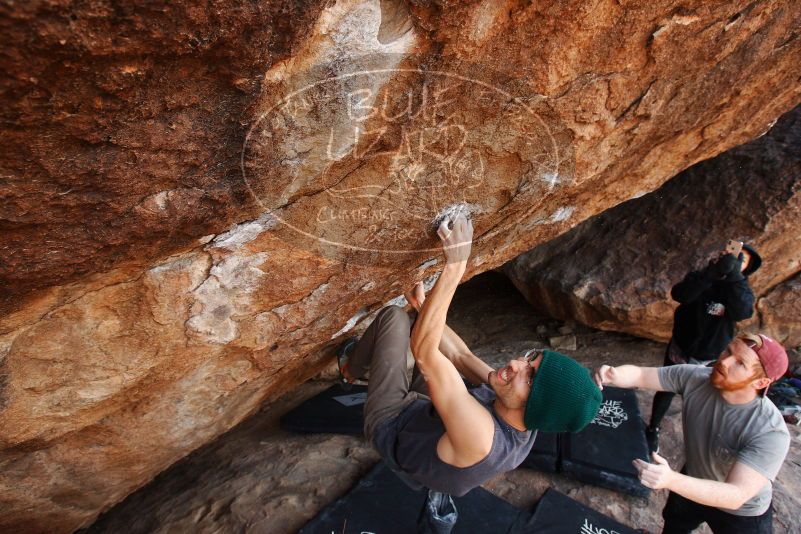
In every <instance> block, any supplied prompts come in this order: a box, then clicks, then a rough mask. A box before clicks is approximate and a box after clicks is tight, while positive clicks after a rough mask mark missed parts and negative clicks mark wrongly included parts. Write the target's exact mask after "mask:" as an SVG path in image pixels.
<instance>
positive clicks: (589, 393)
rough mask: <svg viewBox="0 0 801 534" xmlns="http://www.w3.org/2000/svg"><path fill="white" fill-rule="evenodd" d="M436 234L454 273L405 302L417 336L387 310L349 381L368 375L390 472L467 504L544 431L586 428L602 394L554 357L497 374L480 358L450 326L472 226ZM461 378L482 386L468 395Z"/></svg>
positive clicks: (401, 315) (373, 416)
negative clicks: (410, 363) (413, 312)
mask: <svg viewBox="0 0 801 534" xmlns="http://www.w3.org/2000/svg"><path fill="white" fill-rule="evenodd" d="M438 233H439V235H440V238H441V239H442V242H443V249H444V252H445V258H446V260H447V261H446V265H445V267H444V269H443V271H442V273H441V275H440V277H439V279H438V280H437V283H436V284H435V285H434V287H433V288H432V290H431V292H430V294H429V296H428V298H425V293H424V291H423V287H422V285H420V284H418V285H417V286H416V287H415V289H414V290H413V292H412V293H410V294H408V295H407V300H408V301H409V303H410V304H411V305H412V306H413V307H415V308H416V309H417V310H418V315H417V319H416V321H415V322H414V328H413V329H412V328H411V321H410V318H409V316H408V315H407V313H406V312H405V311H404V310H403V309H402V308H400V307H398V306H389V307H386V308H384V309H383V310H381V311H380V312H379V313H378V315H377V316H376V318H375V319H374V321H373V322H372V323H371V325H370V326H369V327H368V328H367V330H366V331H365V333H364V335H363V336H362V338H361V340H360V341H359V343H358V344H357V345H356V346H355V348H354V350H353V354H352V355H350V356H349V357H348V361H347V365H344V366H343V374H344V375H345V377H346V378H349V379H355V378H363V377H365V376H367V375H368V372H369V379H368V394H367V403H366V405H365V435H366V436H367V438H368V439H369V440H370V442H371V443H372V444H373V445H374V447H375V448H376V449H377V450H378V451H379V453H380V454H381V456H382V457H383V459H384V460H385V461H386V462H387V464H389V466H390V467H391V468H393V469H394V470H395V471H396V473H398V475H399V476H400V477H401V478H402V479H403V480H404V481H405V482H406V483H407V484H409V485H410V486H412V487H416V488H419V487H426V488H428V489H429V490H434V491H438V492H443V493H448V494H451V495H455V496H461V495H464V494H465V493H467V492H468V491H470V490H471V489H473V488H475V487H477V486H479V485H481V484H483V483H484V482H486V481H487V480H489V479H491V478H493V477H495V476H497V475H498V474H500V473H503V472H505V471H508V470H511V469H514V468H515V467H517V466H518V465H520V463H521V462H522V461H523V460H524V459H525V458H526V456H527V455H528V453H529V451H530V450H531V447H532V446H533V444H534V439H535V437H536V430H538V429H539V430H543V431H547V432H564V431H571V432H577V431H579V430H581V429H582V428H584V427H585V426H586V425H587V424H588V423H589V422H590V421H591V420H592V419H593V417H594V416H595V414H596V413H597V411H598V408H599V406H600V403H601V393H600V390H599V389H598V387H597V386H596V385H595V384H594V382H593V381H592V378H591V377H590V374H589V372H588V371H587V370H586V369H585V368H583V367H582V366H581V365H579V364H578V363H577V362H575V361H574V360H572V359H570V358H568V357H567V356H564V355H562V354H559V353H556V352H552V351H543V352H540V351H529V352H528V353H527V354H525V355H521V357H519V358H517V359H513V360H512V361H510V362H509V363H508V364H507V365H506V366H505V367H503V368H501V369H499V370H493V369H492V368H491V367H490V366H489V365H487V364H486V363H485V362H483V361H482V360H480V359H479V358H478V357H476V356H475V355H474V354H473V353H472V352H471V351H470V349H468V348H467V346H466V345H465V343H464V342H463V341H462V340H461V339H460V338H459V336H458V335H456V333H455V332H453V330H451V329H450V328H449V327H448V326H447V325H446V324H445V318H446V314H447V311H448V307H449V305H450V302H451V299H452V297H453V294H454V292H455V290H456V287H457V285H458V284H459V281H460V280H461V278H462V276H463V275H464V272H465V269H466V266H467V261H468V257H469V254H470V247H471V240H472V234H473V228H472V223H471V222H469V221H468V220H467V219H466V218H465V217H464V216H459V217H457V218H455V220H453V221H449V220H445V221H444V222H443V224H442V225H441V226H440V229H439V232H438ZM409 349H411V353H412V356H413V357H414V360H415V363H416V366H415V371H414V374H413V380H412V381H411V383H410V382H409V379H408V377H407V374H406V369H407V367H406V357H407V351H408V350H409ZM462 376H464V377H465V378H466V379H467V380H469V381H470V382H472V383H474V384H476V385H478V384H481V386H480V387H477V388H474V389H471V390H468V388H467V387H466V386H465V383H464V381H463V380H462Z"/></svg>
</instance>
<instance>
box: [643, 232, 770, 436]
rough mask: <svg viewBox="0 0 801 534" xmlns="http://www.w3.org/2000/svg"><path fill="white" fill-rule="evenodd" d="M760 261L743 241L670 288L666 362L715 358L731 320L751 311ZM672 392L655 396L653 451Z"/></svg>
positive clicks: (648, 433)
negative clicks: (752, 278)
mask: <svg viewBox="0 0 801 534" xmlns="http://www.w3.org/2000/svg"><path fill="white" fill-rule="evenodd" d="M761 264H762V259H761V258H760V257H759V254H757V251H756V250H754V248H753V247H751V246H750V245H747V244H743V248H742V251H741V252H740V253H739V255H738V256H734V255H733V254H730V253H724V254H722V255H717V256H716V257H714V258H712V260H711V261H710V262H709V264H708V265H707V266H706V267H705V268H704V269H703V270H701V271H692V272H689V273H687V275H686V276H685V277H684V279H683V280H682V281H681V282H679V283H678V284H676V285H675V286H673V289H671V291H670V296H671V297H672V298H673V300H675V301H676V302H678V303H679V307H678V308H676V311H675V313H674V314H673V336H672V337H671V339H670V342H669V343H668V346H667V350H666V351H665V366H669V365H676V364H682V363H693V364H700V365H708V364H709V363H711V362H713V361H715V360H717V358H718V356H719V355H720V353H721V352H722V351H723V349H725V348H726V347H727V346H728V344H729V343H730V342H731V340H732V339H733V337H734V325H735V323H736V322H737V321H742V320H744V319H748V318H749V317H751V315H753V313H754V293H753V292H752V291H751V287H750V286H749V285H748V276H749V275H750V274H752V273H753V272H754V271H756V270H757V269H759V267H760V265H761ZM674 396H675V394H674V393H670V392H667V391H660V392H659V393H657V394H656V395H655V396H654V404H653V408H652V410H651V422H650V424H649V425H648V428H646V430H645V436H646V438H647V440H648V447H649V449H650V450H651V451H652V452H657V451H658V450H659V425H660V424H661V422H662V418H664V416H665V413H667V411H668V408H670V403H671V402H672V401H673V397H674Z"/></svg>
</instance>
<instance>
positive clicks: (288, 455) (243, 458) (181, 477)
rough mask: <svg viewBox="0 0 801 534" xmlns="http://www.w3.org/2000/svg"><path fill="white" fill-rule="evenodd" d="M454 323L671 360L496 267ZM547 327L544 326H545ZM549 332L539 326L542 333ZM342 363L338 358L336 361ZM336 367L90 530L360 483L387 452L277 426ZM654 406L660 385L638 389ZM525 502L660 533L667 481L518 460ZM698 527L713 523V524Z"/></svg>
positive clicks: (497, 487)
mask: <svg viewBox="0 0 801 534" xmlns="http://www.w3.org/2000/svg"><path fill="white" fill-rule="evenodd" d="M448 323H449V324H450V325H451V327H452V328H453V329H454V330H455V331H456V332H457V333H459V335H461V336H462V337H463V339H464V340H465V341H466V342H467V344H468V346H470V347H471V348H472V349H473V351H474V352H475V353H476V354H477V355H478V356H480V357H481V358H483V359H485V360H486V361H487V362H489V363H490V365H499V366H500V364H502V363H505V362H506V361H507V360H508V359H509V358H510V357H512V356H513V355H517V354H519V353H520V352H521V351H522V350H525V349H527V348H530V347H532V346H547V345H546V341H547V336H548V335H553V334H556V333H558V330H559V328H560V327H561V328H563V329H569V330H572V331H573V333H574V334H575V335H576V339H577V350H575V351H563V352H566V353H568V354H570V355H572V356H573V357H575V358H576V359H577V360H579V361H580V362H582V363H584V364H585V365H587V366H590V367H595V366H597V365H599V364H601V363H610V364H613V365H617V364H622V363H633V364H637V365H651V366H656V365H659V364H661V361H662V355H663V351H664V345H662V344H659V343H655V342H652V341H648V340H643V339H638V338H634V337H631V336H628V335H624V334H617V333H610V332H601V331H598V330H593V329H590V328H586V327H582V326H580V325H578V326H577V325H572V324H567V325H566V324H564V323H562V322H559V321H556V320H553V319H549V318H543V317H538V316H536V315H535V314H534V313H533V312H532V310H531V308H530V307H529V306H528V304H527V303H526V302H525V300H523V298H522V297H521V296H520V294H519V293H518V292H517V291H516V290H515V288H514V287H513V286H512V285H511V284H510V283H509V282H508V281H507V280H506V278H504V277H503V276H502V275H500V274H497V273H494V272H490V273H485V274H483V275H481V276H478V277H476V278H474V279H473V280H471V281H470V282H468V283H466V284H463V285H462V286H461V287H460V288H459V290H458V292H457V294H456V296H455V298H454V301H453V304H452V306H451V313H450V314H449V320H448ZM538 327H539V329H538ZM538 331H539V332H540V333H538ZM332 369H333V366H332ZM334 380H335V373H334V372H329V373H326V374H325V375H323V376H321V377H319V378H318V379H315V380H312V381H309V382H307V383H305V384H303V385H301V386H299V387H298V388H297V389H296V390H295V391H293V392H292V393H290V394H288V395H286V396H285V397H283V398H281V399H279V400H277V401H275V402H273V403H271V404H269V405H265V406H264V408H263V409H262V410H261V411H260V412H259V413H257V414H256V415H254V416H253V417H251V418H250V419H248V420H247V421H245V422H243V423H242V424H240V425H239V426H237V427H236V428H234V429H233V430H231V431H230V432H228V433H227V434H225V435H223V436H221V437H220V438H219V439H217V440H216V441H214V442H212V443H209V444H208V445H206V446H204V447H202V448H201V449H199V450H197V451H195V452H194V453H192V454H190V455H189V456H188V457H186V458H185V459H183V460H181V461H180V462H178V463H176V464H175V465H173V466H171V467H170V468H169V469H167V470H166V471H164V472H163V473H161V474H160V475H159V476H158V477H157V478H156V479H155V480H153V481H152V482H151V483H150V484H148V485H146V486H145V487H143V488H141V489H140V490H138V491H137V492H135V493H134V494H132V495H130V496H129V497H128V498H127V499H125V501H123V502H122V503H120V504H118V505H117V506H116V507H114V508H112V509H111V510H109V511H108V512H106V513H105V514H103V515H102V516H101V517H100V518H99V519H98V520H97V521H96V522H95V524H93V525H92V526H91V527H89V528H88V529H86V530H84V531H82V532H87V533H119V532H126V533H131V534H139V533H142V534H144V533H176V532H193V533H209V534H211V533H232V532H248V533H270V534H273V533H276V534H278V533H291V532H296V531H297V530H298V529H299V528H301V527H302V526H303V525H304V524H305V523H306V522H307V521H308V520H310V519H311V518H312V517H314V516H315V515H316V514H317V513H318V512H319V511H320V510H321V509H322V508H324V507H325V506H326V505H328V504H329V503H331V502H333V501H334V500H336V499H338V498H339V497H341V496H342V495H344V494H345V493H347V491H348V490H349V489H350V488H351V487H353V486H354V485H355V484H356V482H357V481H358V480H359V479H360V478H361V477H362V476H363V475H365V474H366V473H367V472H368V471H369V470H370V469H371V468H372V466H373V465H374V464H375V463H376V462H377V461H378V460H379V457H378V455H377V454H376V453H375V452H374V451H373V450H372V449H371V448H370V446H368V444H367V443H366V442H365V441H364V439H363V438H360V437H351V436H341V435H331V434H321V435H299V434H293V433H289V432H286V431H284V430H282V429H281V428H280V427H279V425H278V419H279V417H280V415H281V414H283V413H285V412H286V411H288V410H289V409H291V408H293V407H294V406H296V405H297V404H299V403H300V402H302V401H303V400H305V399H307V398H309V397H311V396H313V395H315V394H316V393H318V392H320V391H322V390H323V389H326V388H327V387H329V386H330V385H331V383H332V382H333V381H334ZM637 396H638V400H639V402H640V410H641V411H642V413H643V414H646V416H647V415H648V414H650V408H651V397H652V395H651V394H648V393H643V392H638V393H637ZM680 411H681V404H680V398H676V400H675V401H674V403H673V406H672V407H671V410H670V412H668V416H667V417H666V420H665V422H664V424H663V431H662V439H661V450H662V452H663V455H664V456H665V457H666V458H667V459H668V461H669V462H670V465H671V466H672V467H673V468H678V467H680V466H681V464H682V462H683V454H682V438H681V415H680ZM790 433H791V435H792V444H791V448H790V454H789V455H788V457H787V460H786V461H785V463H784V466H783V467H782V470H781V472H780V474H779V477H778V479H777V481H776V483H775V484H774V509H775V519H774V527H775V531H776V532H778V533H782V532H800V531H801V515H799V514H798V513H797V512H793V510H796V511H797V510H798V508H799V504H801V491H799V489H801V438H800V437H799V436H800V435H801V431H799V427H795V426H793V427H790ZM484 487H485V488H486V489H488V490H490V491H491V492H493V493H494V494H496V495H498V496H500V497H502V498H504V499H506V500H507V501H509V502H511V503H512V504H514V505H516V506H519V507H521V508H524V509H528V508H531V507H532V506H533V505H534V504H535V503H536V502H537V500H538V499H539V498H540V496H541V495H542V494H543V493H544V492H545V490H546V489H547V488H548V487H553V488H555V489H557V490H559V491H561V492H563V493H566V494H567V495H569V496H571V497H572V498H574V499H576V500H578V501H581V502H583V503H585V504H587V505H589V506H591V507H593V508H595V509H597V510H599V511H601V512H603V513H605V514H607V515H609V516H611V517H614V518H615V519H616V520H618V521H620V522H621V523H624V524H627V525H630V526H632V527H634V528H638V529H642V530H644V531H647V532H660V531H661V525H662V519H661V515H660V512H661V509H662V506H663V505H664V502H665V499H666V492H663V491H660V492H654V493H653V494H652V495H651V497H650V499H648V500H645V499H641V498H636V497H630V496H626V495H622V494H619V493H616V492H613V491H610V490H606V489H603V488H598V487H594V486H590V485H587V484H582V483H579V482H576V481H573V480H570V479H568V478H566V477H564V476H561V475H554V474H546V473H540V472H537V471H533V470H529V469H517V470H515V471H512V472H509V473H506V474H504V475H501V476H499V477H497V478H495V479H494V480H492V481H491V482H489V483H488V484H486V485H485V486H484ZM697 532H709V530H708V529H707V528H706V527H705V526H704V527H702V528H701V529H699V530H698V531H697Z"/></svg>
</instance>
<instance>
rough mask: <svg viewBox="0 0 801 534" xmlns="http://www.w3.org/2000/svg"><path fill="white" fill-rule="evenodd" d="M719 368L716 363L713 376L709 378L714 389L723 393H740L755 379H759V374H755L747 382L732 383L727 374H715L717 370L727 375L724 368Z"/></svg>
mask: <svg viewBox="0 0 801 534" xmlns="http://www.w3.org/2000/svg"><path fill="white" fill-rule="evenodd" d="M718 366H719V364H717V363H716V364H715V366H714V368H713V371H712V374H711V375H710V376H709V382H710V383H711V384H712V387H714V388H716V389H719V390H721V391H739V390H741V389H744V388H746V387H748V385H749V384H750V383H751V381H753V380H754V379H756V378H759V377H758V376H757V374H756V373H754V374H752V375H751V376H750V377H749V378H746V379H745V380H741V381H739V382H732V381H730V380H729V378H728V376H726V375H725V374H723V375H721V374H719V373H716V372H715V371H717V370H720V372H721V373H725V371H724V370H723V368H722V367H718Z"/></svg>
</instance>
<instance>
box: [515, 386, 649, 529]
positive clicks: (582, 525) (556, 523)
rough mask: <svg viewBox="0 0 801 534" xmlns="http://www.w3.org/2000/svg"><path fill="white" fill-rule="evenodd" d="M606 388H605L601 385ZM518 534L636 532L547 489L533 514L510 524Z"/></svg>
mask: <svg viewBox="0 0 801 534" xmlns="http://www.w3.org/2000/svg"><path fill="white" fill-rule="evenodd" d="M604 389H606V388H604ZM513 532H515V533H517V534H529V533H530V534H535V533H536V534H638V533H637V531H636V530H634V529H632V528H631V527H627V526H625V525H623V524H621V523H618V522H617V521H615V520H614V519H612V518H611V517H608V516H605V515H604V514H602V513H601V512H598V511H596V510H593V509H592V508H588V507H587V506H584V505H583V504H581V503H580V502H578V501H575V500H573V499H571V498H570V497H568V496H567V495H564V494H562V493H559V492H558V491H556V490H554V489H548V490H547V491H546V492H545V495H543V496H542V498H541V499H540V500H539V502H538V503H537V506H536V508H535V509H534V514H532V515H531V516H530V517H528V518H525V517H520V518H519V519H518V523H517V524H516V525H515V526H514V527H513Z"/></svg>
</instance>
